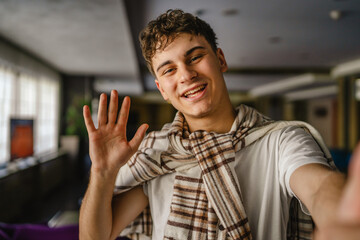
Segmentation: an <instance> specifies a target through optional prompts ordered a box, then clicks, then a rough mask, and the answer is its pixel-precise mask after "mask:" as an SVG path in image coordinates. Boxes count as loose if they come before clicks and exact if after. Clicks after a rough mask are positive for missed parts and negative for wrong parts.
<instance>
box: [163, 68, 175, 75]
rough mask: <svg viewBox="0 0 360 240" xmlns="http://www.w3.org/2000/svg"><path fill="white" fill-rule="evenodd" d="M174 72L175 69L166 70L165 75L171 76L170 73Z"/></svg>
mask: <svg viewBox="0 0 360 240" xmlns="http://www.w3.org/2000/svg"><path fill="white" fill-rule="evenodd" d="M172 71H174V68H169V69H166V70H165V71H164V75H165V74H169V73H171V72H172Z"/></svg>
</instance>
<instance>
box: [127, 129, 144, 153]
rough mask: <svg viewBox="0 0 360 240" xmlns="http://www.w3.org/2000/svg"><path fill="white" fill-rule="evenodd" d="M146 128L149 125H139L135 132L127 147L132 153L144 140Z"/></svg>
mask: <svg viewBox="0 0 360 240" xmlns="http://www.w3.org/2000/svg"><path fill="white" fill-rule="evenodd" d="M148 128H149V125H147V124H146V123H145V124H143V125H141V126H140V127H139V128H138V130H137V131H136V133H135V135H134V137H133V138H132V139H131V141H130V142H129V145H130V147H131V149H132V150H133V152H135V151H136V150H137V149H138V148H139V146H140V144H141V141H142V140H143V139H144V137H145V133H146V130H147V129H148Z"/></svg>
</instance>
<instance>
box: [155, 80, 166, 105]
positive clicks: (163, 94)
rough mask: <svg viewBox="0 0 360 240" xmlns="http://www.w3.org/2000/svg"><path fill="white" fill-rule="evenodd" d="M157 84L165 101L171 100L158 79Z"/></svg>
mask: <svg viewBox="0 0 360 240" xmlns="http://www.w3.org/2000/svg"><path fill="white" fill-rule="evenodd" d="M155 83H156V87H157V88H158V89H159V91H160V93H161V96H162V97H163V98H164V100H165V101H168V100H169V97H168V96H167V94H166V93H165V91H164V89H163V88H162V87H161V85H160V83H159V81H158V80H157V79H155Z"/></svg>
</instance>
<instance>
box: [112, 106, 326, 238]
mask: <svg viewBox="0 0 360 240" xmlns="http://www.w3.org/2000/svg"><path fill="white" fill-rule="evenodd" d="M289 125H298V126H301V127H304V128H306V129H307V130H309V132H310V133H312V135H313V136H314V138H315V140H317V142H318V143H319V145H320V147H321V148H322V149H323V150H324V153H325V155H326V157H327V158H328V159H329V162H330V161H331V160H330V153H329V152H328V150H327V149H326V147H325V146H324V144H323V142H322V140H321V137H320V135H319V134H318V133H317V131H316V130H315V129H313V128H312V127H311V126H310V125H308V124H306V123H303V122H273V121H270V120H269V119H268V118H266V117H264V116H263V115H261V114H260V113H258V112H257V111H256V110H254V109H252V108H249V107H247V106H245V105H240V106H239V107H238V108H237V117H236V119H235V121H234V123H233V125H232V128H231V130H230V131H229V132H228V133H225V134H217V133H213V132H210V133H208V132H206V131H195V132H193V133H190V131H189V128H188V125H187V123H186V121H185V118H184V116H183V115H182V114H181V113H177V115H176V117H175V119H174V121H173V123H172V124H170V125H166V126H165V127H164V128H163V129H162V131H159V132H151V133H150V134H149V135H148V136H147V137H146V139H145V140H144V141H143V143H142V146H141V147H140V148H139V149H140V150H139V151H138V152H137V153H136V154H135V155H134V156H133V157H132V158H131V159H130V160H129V162H128V164H127V165H125V166H124V167H123V168H122V169H121V170H120V174H119V176H121V177H118V179H117V182H116V193H117V192H122V191H125V190H127V189H129V188H132V187H134V186H136V185H138V184H141V183H143V182H146V181H149V180H151V179H153V178H155V177H157V176H160V175H163V174H167V173H172V172H176V176H175V182H174V190H173V197H172V202H171V209H170V216H169V218H168V221H167V226H166V229H165V235H164V238H165V239H184V238H186V239H252V236H251V231H250V226H249V223H248V219H247V217H246V212H245V209H244V206H243V203H242V196H241V189H240V184H239V183H238V179H237V177H236V175H235V173H234V170H233V169H232V168H231V167H230V166H229V163H231V162H233V161H235V153H236V152H237V151H239V150H241V149H242V148H244V147H246V146H248V145H250V144H251V143H253V142H254V141H256V140H258V139H259V138H261V137H263V136H264V135H266V134H268V133H270V132H272V131H275V130H278V129H281V128H283V127H285V126H289ZM195 166H199V167H200V169H201V175H200V176H198V177H195V178H194V177H193V176H187V174H186V171H184V170H187V169H190V168H192V167H195ZM124 179H125V180H124ZM295 203H296V204H297V205H298V202H297V201H296V202H295ZM294 209H295V210H294ZM294 209H293V208H292V211H293V215H294V214H295V215H296V216H295V217H293V218H292V222H293V223H292V224H289V226H290V231H289V233H288V235H289V239H300V238H302V239H311V238H310V234H311V232H312V227H313V224H312V221H311V218H310V217H308V216H306V215H303V216H301V218H299V215H298V214H301V211H298V210H297V209H298V208H294ZM129 232H136V233H139V232H141V233H145V234H147V235H151V215H150V214H149V212H147V211H145V213H144V214H143V215H141V216H140V217H139V218H138V219H137V220H136V221H135V222H134V223H133V224H132V225H131V226H129V227H128V229H127V230H126V231H124V233H129Z"/></svg>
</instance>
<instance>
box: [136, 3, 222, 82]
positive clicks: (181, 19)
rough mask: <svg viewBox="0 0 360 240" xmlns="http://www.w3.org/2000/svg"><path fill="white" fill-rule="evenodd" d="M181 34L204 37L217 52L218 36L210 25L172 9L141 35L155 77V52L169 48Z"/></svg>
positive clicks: (145, 53) (149, 67)
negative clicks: (153, 60) (153, 65)
mask: <svg viewBox="0 0 360 240" xmlns="http://www.w3.org/2000/svg"><path fill="white" fill-rule="evenodd" d="M180 33H189V34H192V35H198V36H203V37H204V38H205V39H206V40H207V41H208V43H209V44H210V46H211V47H212V49H213V50H214V52H216V50H217V38H216V34H215V32H214V30H213V29H212V28H211V27H210V25H209V24H208V23H206V22H205V21H203V20H201V19H200V18H198V17H196V16H194V15H192V14H190V13H185V12H184V11H182V10H180V9H175V10H173V9H170V10H168V11H166V12H165V13H163V14H161V15H160V16H159V17H158V18H157V19H155V20H153V21H150V22H149V24H148V25H147V26H146V27H145V28H144V29H143V30H142V31H141V32H140V34H139V40H140V46H141V50H142V54H143V56H144V58H145V61H146V64H147V67H148V69H149V71H150V72H151V73H152V74H153V75H154V76H155V73H154V70H153V68H152V58H153V57H154V55H155V52H156V51H157V50H159V49H160V50H161V49H164V48H165V47H166V46H168V45H169V44H170V43H171V42H172V41H173V40H174V39H175V38H176V37H177V36H178V35H179V34H180Z"/></svg>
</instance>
